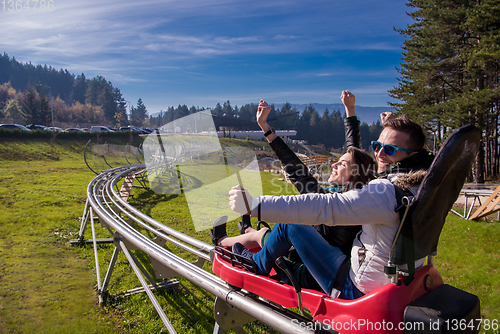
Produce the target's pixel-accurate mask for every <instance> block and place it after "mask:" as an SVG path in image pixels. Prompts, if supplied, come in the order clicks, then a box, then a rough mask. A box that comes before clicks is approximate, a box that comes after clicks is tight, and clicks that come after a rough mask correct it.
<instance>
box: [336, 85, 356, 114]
mask: <svg viewBox="0 0 500 334" xmlns="http://www.w3.org/2000/svg"><path fill="white" fill-rule="evenodd" d="M340 100H342V103H343V104H344V107H345V113H346V117H351V116H356V108H355V104H356V96H354V94H353V93H351V92H350V91H348V90H343V91H342V94H341V95H340Z"/></svg>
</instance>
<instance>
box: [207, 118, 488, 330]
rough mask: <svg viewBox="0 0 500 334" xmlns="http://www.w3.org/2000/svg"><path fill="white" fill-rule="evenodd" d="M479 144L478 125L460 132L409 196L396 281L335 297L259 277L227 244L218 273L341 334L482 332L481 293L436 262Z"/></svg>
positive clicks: (395, 261)
mask: <svg viewBox="0 0 500 334" xmlns="http://www.w3.org/2000/svg"><path fill="white" fill-rule="evenodd" d="M479 141H480V132H479V130H478V129H477V128H475V127H474V126H472V125H466V126H463V127H461V128H459V129H457V130H455V131H454V132H453V133H452V134H451V135H450V136H449V137H448V138H447V140H446V141H445V143H444V144H443V146H442V147H441V149H440V151H439V152H438V154H437V155H436V158H435V160H434V162H433V164H432V166H431V167H430V169H429V170H428V172H427V175H426V177H425V178H424V180H423V181H422V183H421V185H420V188H419V190H418V192H417V194H416V196H415V197H414V198H408V197H405V198H404V199H403V202H404V203H405V204H406V205H405V207H404V208H403V213H402V214H400V216H401V218H402V219H401V221H402V223H401V227H400V231H398V234H397V235H396V237H395V240H394V244H393V250H392V251H391V255H390V260H389V263H388V264H387V266H386V273H387V274H388V276H389V277H390V278H391V280H392V283H389V284H386V285H384V286H382V287H380V288H379V289H377V290H375V291H373V292H371V293H369V294H367V295H365V296H363V297H361V298H358V299H355V300H342V299H338V298H337V299H333V298H331V297H330V296H329V295H327V294H325V293H323V292H319V291H315V290H310V289H301V288H300V287H298V286H297V285H296V286H295V288H294V286H291V285H287V284H282V283H280V281H279V278H278V275H277V274H276V271H275V270H274V269H273V270H272V271H271V273H270V275H269V276H262V275H256V274H254V271H253V270H252V267H251V265H249V263H248V262H247V263H245V262H246V259H244V258H241V257H239V256H238V255H236V254H233V253H231V252H230V251H229V250H227V249H224V248H221V247H216V248H215V249H214V251H213V252H212V256H213V261H212V263H213V267H212V269H213V272H214V273H215V274H216V275H217V276H219V277H220V278H221V279H223V280H224V281H226V282H227V283H228V284H230V285H231V286H233V287H235V288H238V289H244V290H246V291H248V292H251V293H253V294H256V295H258V296H260V297H262V298H265V299H267V300H269V301H272V302H274V303H276V304H279V305H281V306H283V307H284V308H294V307H299V308H300V310H301V312H302V311H303V309H304V308H305V309H307V310H308V311H309V312H310V313H311V316H310V317H312V321H313V322H314V323H315V324H320V326H319V327H314V328H315V329H317V328H322V329H325V328H326V329H328V330H329V331H330V332H340V333H445V332H451V331H453V330H456V329H460V330H461V331H460V332H462V333H477V332H479V328H478V327H479V323H480V319H481V316H480V306H479V299H478V297H477V296H475V295H472V294H470V293H467V292H465V291H462V290H460V289H457V288H454V287H452V286H449V285H447V284H444V283H443V279H442V278H441V275H440V274H439V272H438V270H437V268H436V267H435V266H434V265H433V255H434V254H436V250H437V244H438V239H439V234H440V233H441V230H442V227H443V225H444V222H445V218H446V216H447V214H448V212H449V210H450V209H451V208H452V206H453V203H454V202H455V201H456V199H457V198H458V196H459V194H460V190H461V188H462V186H463V184H464V182H465V179H466V177H467V176H468V174H469V173H470V171H471V168H472V165H473V162H474V161H475V157H476V155H477V152H478V150H479ZM254 251H257V250H255V249H254ZM425 257H427V265H425V266H423V267H420V268H418V269H417V270H415V268H414V267H413V268H412V266H411V263H412V262H413V263H414V261H415V259H421V258H425ZM406 263H410V266H408V270H407V271H406V272H403V271H401V270H400V269H399V266H401V265H404V264H406ZM292 281H293V279H292ZM478 322H479V323H478ZM295 325H297V326H299V324H295ZM458 325H460V327H458ZM291 329H292V327H291Z"/></svg>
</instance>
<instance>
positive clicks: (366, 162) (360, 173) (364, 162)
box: [346, 146, 377, 190]
mask: <svg viewBox="0 0 500 334" xmlns="http://www.w3.org/2000/svg"><path fill="white" fill-rule="evenodd" d="M346 153H349V154H350V155H351V157H352V163H351V166H352V167H351V168H352V171H351V176H350V177H349V184H348V185H347V187H346V188H347V189H346V190H349V189H361V188H363V186H364V185H365V184H367V183H368V182H370V181H371V180H373V179H374V178H375V175H374V171H375V170H377V165H376V163H375V160H374V159H373V157H372V156H371V155H370V154H368V153H366V152H365V151H363V150H360V149H359V148H357V147H352V146H351V147H349V148H348V149H347V151H346Z"/></svg>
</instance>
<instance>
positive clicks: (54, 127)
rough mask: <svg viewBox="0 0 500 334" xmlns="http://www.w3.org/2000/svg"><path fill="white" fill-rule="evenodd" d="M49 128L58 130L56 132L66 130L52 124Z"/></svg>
mask: <svg viewBox="0 0 500 334" xmlns="http://www.w3.org/2000/svg"><path fill="white" fill-rule="evenodd" d="M47 130H49V131H56V132H63V131H64V129H62V128H58V127H57V126H50V127H48V128H47Z"/></svg>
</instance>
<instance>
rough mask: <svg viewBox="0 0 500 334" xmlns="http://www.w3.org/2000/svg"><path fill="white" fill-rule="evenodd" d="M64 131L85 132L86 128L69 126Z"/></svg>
mask: <svg viewBox="0 0 500 334" xmlns="http://www.w3.org/2000/svg"><path fill="white" fill-rule="evenodd" d="M64 132H85V130H83V129H80V128H68V129H66V130H64Z"/></svg>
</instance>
